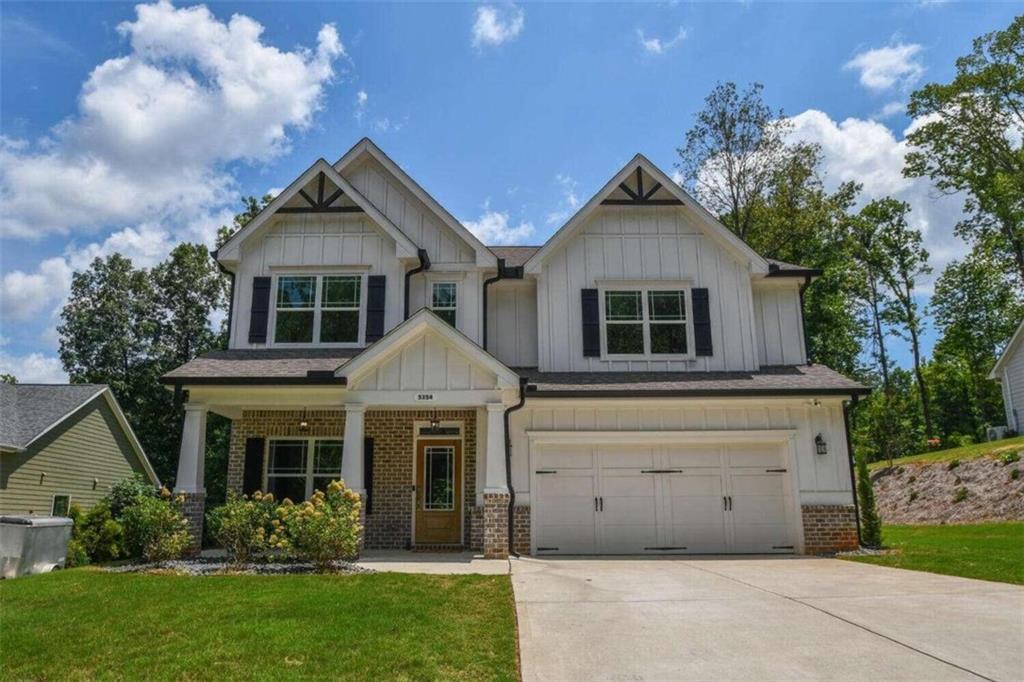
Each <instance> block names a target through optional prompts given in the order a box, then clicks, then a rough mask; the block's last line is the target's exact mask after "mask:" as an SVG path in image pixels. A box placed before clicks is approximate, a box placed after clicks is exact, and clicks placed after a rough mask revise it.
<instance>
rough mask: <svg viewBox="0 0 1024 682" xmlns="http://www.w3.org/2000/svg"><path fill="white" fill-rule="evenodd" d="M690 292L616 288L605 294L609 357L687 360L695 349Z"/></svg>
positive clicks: (678, 288)
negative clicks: (689, 301)
mask: <svg viewBox="0 0 1024 682" xmlns="http://www.w3.org/2000/svg"><path fill="white" fill-rule="evenodd" d="M688 299H689V290H688V289H687V288H685V287H681V286H678V285H674V286H673V285H665V286H661V285H659V286H636V287H627V286H621V287H619V286H616V287H615V288H608V289H605V290H604V292H603V306H602V315H603V318H604V319H603V321H602V325H601V326H602V329H603V331H604V334H603V336H604V339H603V340H604V348H605V354H606V355H607V356H628V357H650V358H661V359H667V358H685V357H689V356H690V354H691V353H690V348H691V347H692V345H693V344H692V334H693V331H692V325H691V322H690V320H689V318H688V315H687V310H688V309H689V307H690V306H689V305H688Z"/></svg>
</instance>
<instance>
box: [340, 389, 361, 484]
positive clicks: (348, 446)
mask: <svg viewBox="0 0 1024 682" xmlns="http://www.w3.org/2000/svg"><path fill="white" fill-rule="evenodd" d="M365 413H366V405H361V404H358V403H349V404H347V405H345V448H344V450H343V451H342V454H341V477H342V478H343V479H345V485H346V486H348V487H349V488H350V489H351V490H354V491H356V492H357V493H359V494H360V495H362V496H363V497H364V498H365V497H366V483H365V479H364V478H363V415H364V414H365Z"/></svg>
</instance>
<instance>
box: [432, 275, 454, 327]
mask: <svg viewBox="0 0 1024 682" xmlns="http://www.w3.org/2000/svg"><path fill="white" fill-rule="evenodd" d="M458 291H459V289H458V285H456V283H455V282H434V283H433V286H432V288H431V295H430V309H431V310H433V311H434V312H435V313H437V314H438V315H439V316H440V317H441V318H442V319H443V320H444V321H445V322H447V323H448V324H450V325H451V326H453V327H454V326H455V319H456V315H455V311H456V310H457V309H458V303H459V300H458Z"/></svg>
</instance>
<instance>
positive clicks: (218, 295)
mask: <svg viewBox="0 0 1024 682" xmlns="http://www.w3.org/2000/svg"><path fill="white" fill-rule="evenodd" d="M152 277H153V286H154V290H155V303H156V306H157V309H158V311H159V319H158V336H157V339H156V346H157V352H158V354H159V356H160V364H161V365H162V368H164V369H166V370H170V369H173V368H174V367H177V366H178V365H181V364H184V363H186V362H188V361H189V360H191V359H192V358H194V357H195V356H196V355H199V354H201V353H205V352H206V351H208V350H210V349H211V348H213V347H214V345H215V344H216V342H217V337H216V335H215V334H214V332H213V330H212V329H211V328H210V323H209V321H210V316H211V315H212V314H213V313H214V312H217V311H221V310H223V309H224V306H225V303H226V300H227V291H226V287H225V283H224V278H223V277H222V276H221V274H220V272H219V271H218V270H217V266H216V265H215V264H214V262H213V259H212V258H210V253H209V252H208V251H207V250H206V247H205V246H203V245H202V244H188V243H183V244H178V246H176V247H175V248H174V250H173V251H171V253H170V255H169V256H168V257H167V260H165V261H164V262H163V263H160V264H159V265H157V266H156V267H155V268H153V271H152Z"/></svg>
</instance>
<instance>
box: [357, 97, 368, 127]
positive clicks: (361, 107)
mask: <svg viewBox="0 0 1024 682" xmlns="http://www.w3.org/2000/svg"><path fill="white" fill-rule="evenodd" d="M369 101H370V95H368V94H367V92H366V90H360V91H359V92H357V93H356V111H355V114H354V116H355V117H356V122H357V123H362V122H363V116H365V115H366V106H367V104H368V103H369Z"/></svg>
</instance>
